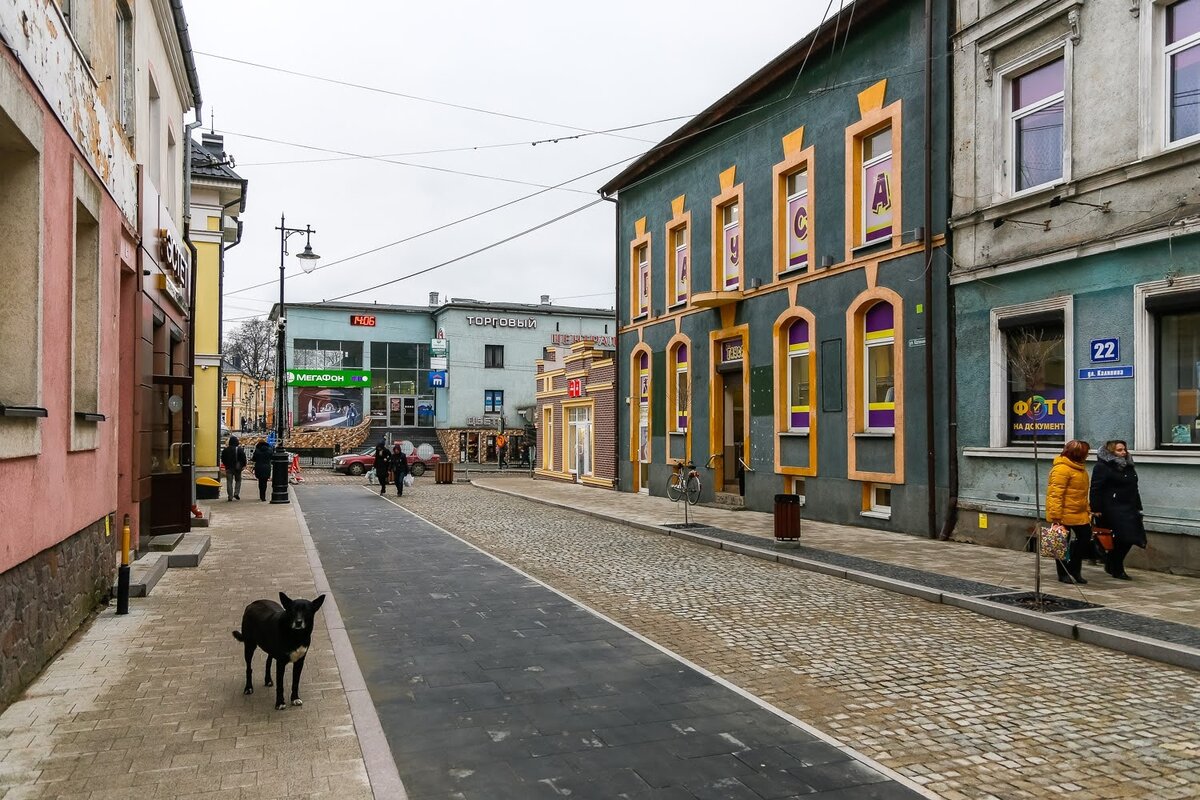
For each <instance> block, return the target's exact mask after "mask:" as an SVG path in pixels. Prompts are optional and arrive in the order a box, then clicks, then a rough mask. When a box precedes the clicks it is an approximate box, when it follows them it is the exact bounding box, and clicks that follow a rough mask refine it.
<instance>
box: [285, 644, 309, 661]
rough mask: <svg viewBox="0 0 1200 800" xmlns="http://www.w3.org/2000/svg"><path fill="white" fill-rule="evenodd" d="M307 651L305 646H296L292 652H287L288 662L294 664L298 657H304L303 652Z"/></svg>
mask: <svg viewBox="0 0 1200 800" xmlns="http://www.w3.org/2000/svg"><path fill="white" fill-rule="evenodd" d="M307 652H308V648H307V647H303V646H301V647H297V648H296V649H295V650H293V651H292V652H290V653H288V663H289V664H295V663H296V662H297V661H299V660H300V659H302V658H304V654H305V653H307Z"/></svg>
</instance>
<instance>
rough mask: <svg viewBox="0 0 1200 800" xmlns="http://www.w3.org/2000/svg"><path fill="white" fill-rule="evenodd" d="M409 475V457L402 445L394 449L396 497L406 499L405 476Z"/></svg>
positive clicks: (393, 467)
mask: <svg viewBox="0 0 1200 800" xmlns="http://www.w3.org/2000/svg"><path fill="white" fill-rule="evenodd" d="M407 474H408V456H406V455H404V451H403V450H402V449H400V443H399V442H397V443H396V446H395V447H393V448H392V477H393V478H394V479H395V481H396V495H397V496H398V497H404V476H405V475H407Z"/></svg>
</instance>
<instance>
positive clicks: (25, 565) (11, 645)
mask: <svg viewBox="0 0 1200 800" xmlns="http://www.w3.org/2000/svg"><path fill="white" fill-rule="evenodd" d="M119 541H120V531H119V530H118V529H116V527H115V526H114V527H113V528H112V529H111V535H110V536H108V537H105V533H104V520H103V519H101V520H99V521H98V522H94V523H92V524H91V525H89V526H88V527H86V528H84V529H83V530H81V531H79V532H78V533H75V534H74V535H73V536H71V537H70V538H68V539H66V540H65V541H63V542H60V543H58V544H57V545H55V546H54V547H51V548H48V549H46V550H43V551H42V552H40V553H38V554H37V555H35V556H33V557H32V558H30V559H29V560H27V561H24V562H22V563H20V564H18V565H17V566H15V567H13V568H12V569H10V570H8V571H6V572H4V573H0V709H3V708H4V707H5V706H7V705H8V704H10V703H11V702H12V701H13V700H15V699H16V697H17V696H18V695H19V694H20V693H21V690H22V689H24V688H25V687H26V686H28V685H29V684H30V682H32V681H33V679H34V678H36V677H37V676H38V674H39V673H40V672H41V671H42V669H43V668H44V667H45V666H46V664H48V663H49V662H50V659H52V658H53V657H54V656H55V654H56V653H58V651H59V650H61V649H62V647H63V646H64V645H65V644H66V643H67V640H68V639H69V638H71V635H72V634H73V633H75V631H76V630H77V629H78V628H79V626H80V625H81V624H82V623H83V621H84V620H86V619H87V617H88V615H89V614H91V613H92V612H93V611H95V609H96V606H97V605H99V604H100V602H101V601H102V600H104V599H106V598H107V596H108V594H109V587H110V586H111V585H112V580H113V574H114V570H115V569H116V552H117V543H118V542H119Z"/></svg>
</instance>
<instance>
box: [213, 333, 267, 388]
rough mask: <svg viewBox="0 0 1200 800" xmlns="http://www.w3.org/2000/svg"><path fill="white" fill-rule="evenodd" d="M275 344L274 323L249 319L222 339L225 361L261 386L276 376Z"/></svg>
mask: <svg viewBox="0 0 1200 800" xmlns="http://www.w3.org/2000/svg"><path fill="white" fill-rule="evenodd" d="M275 344H276V333H275V323H274V322H272V321H271V320H269V319H267V318H266V317H255V318H254V319H248V320H246V321H245V322H243V323H242V324H241V325H238V326H237V327H236V328H234V329H233V330H231V331H230V332H229V333H228V334H227V335H226V336H225V346H224V354H225V360H226V361H228V362H229V363H230V364H232V365H234V366H235V367H236V368H237V369H238V370H240V371H241V372H243V373H245V374H246V375H249V376H250V377H251V378H253V379H254V381H255V382H256V383H261V382H263V381H265V380H268V379H270V378H273V377H274V376H275Z"/></svg>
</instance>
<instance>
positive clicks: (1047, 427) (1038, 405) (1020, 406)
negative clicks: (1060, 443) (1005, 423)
mask: <svg viewBox="0 0 1200 800" xmlns="http://www.w3.org/2000/svg"><path fill="white" fill-rule="evenodd" d="M1008 420H1009V425H1010V427H1011V435H1012V438H1013V439H1030V440H1032V439H1033V437H1034V436H1035V435H1036V436H1037V437H1038V438H1039V439H1062V438H1063V437H1064V436H1065V435H1066V432H1067V400H1066V390H1065V389H1043V390H1042V392H1041V394H1038V395H1033V396H1032V397H1030V396H1029V394H1028V393H1025V392H1020V393H1018V392H1014V393H1013V394H1012V406H1011V407H1010V410H1009V415H1008Z"/></svg>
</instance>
